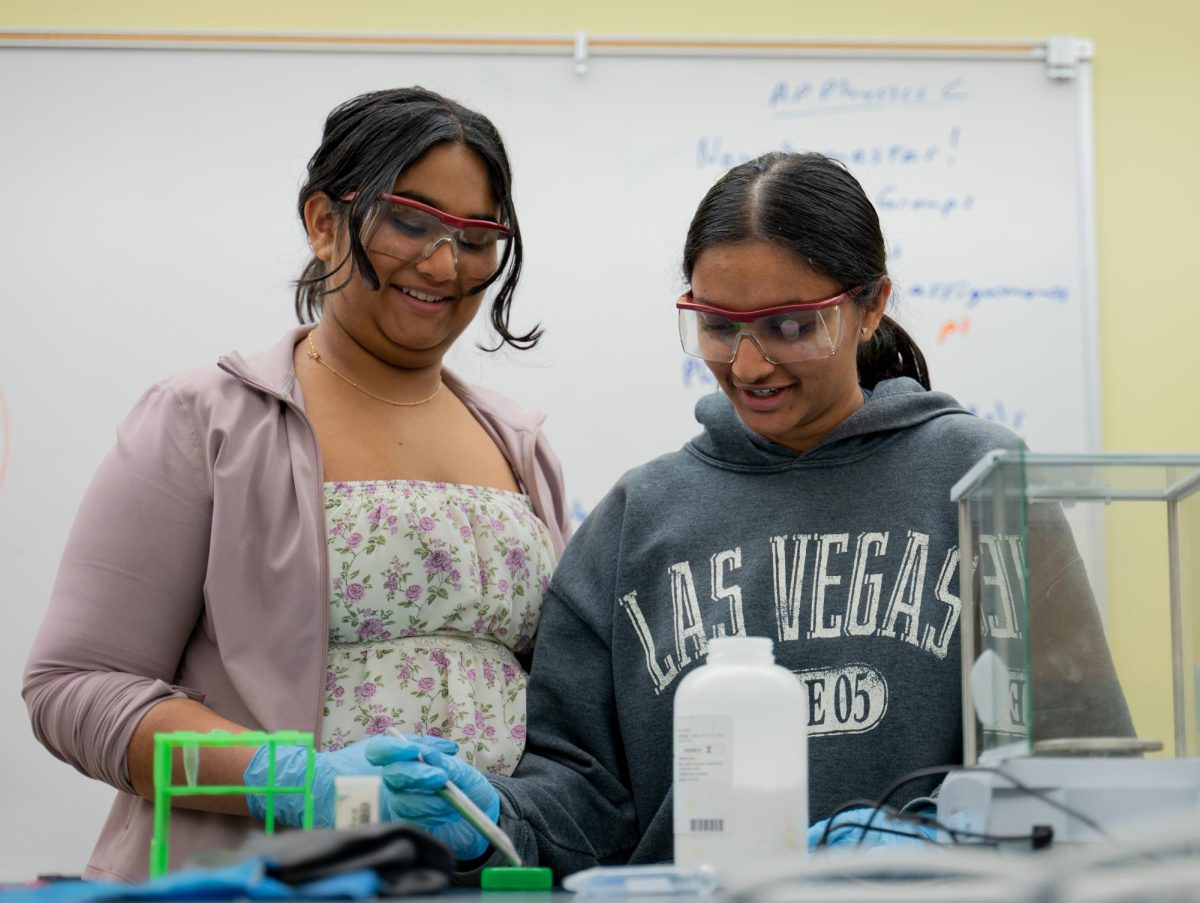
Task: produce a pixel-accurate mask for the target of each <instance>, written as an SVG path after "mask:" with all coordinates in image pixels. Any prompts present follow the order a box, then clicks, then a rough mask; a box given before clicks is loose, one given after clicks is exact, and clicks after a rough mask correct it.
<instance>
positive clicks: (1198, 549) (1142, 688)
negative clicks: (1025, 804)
mask: <svg viewBox="0 0 1200 903" xmlns="http://www.w3.org/2000/svg"><path fill="white" fill-rule="evenodd" d="M951 499H952V500H953V501H954V502H956V503H957V504H958V518H959V549H960V550H967V549H970V550H972V554H971V555H967V554H960V562H959V566H960V572H959V573H960V582H959V586H960V590H961V598H962V613H961V626H960V637H961V641H962V662H963V724H964V725H965V726H966V727H967V729H966V730H964V744H963V746H964V748H963V761H964V763H965V764H968V765H972V764H975V763H976V762H985V763H986V762H989V761H999V760H1003V759H1006V758H1010V757H1013V756H1028V755H1039V754H1041V755H1134V756H1150V757H1194V756H1197V755H1200V734H1198V733H1197V705H1198V704H1200V697H1198V694H1197V687H1198V685H1200V456H1183V455H1179V456H1167V455H1157V456H1151V455H1045V454H1030V453H1027V452H1024V451H1020V450H1016V451H995V452H991V453H989V454H988V455H987V456H985V457H984V458H983V459H982V460H981V461H980V462H979V463H978V464H977V465H976V466H975V467H974V468H972V469H971V471H970V472H969V473H967V474H966V476H964V477H963V478H962V480H960V481H959V482H958V484H957V485H956V486H955V487H954V489H953V491H952V493H951ZM972 726H973V727H974V730H971V729H970V728H971V727H972Z"/></svg>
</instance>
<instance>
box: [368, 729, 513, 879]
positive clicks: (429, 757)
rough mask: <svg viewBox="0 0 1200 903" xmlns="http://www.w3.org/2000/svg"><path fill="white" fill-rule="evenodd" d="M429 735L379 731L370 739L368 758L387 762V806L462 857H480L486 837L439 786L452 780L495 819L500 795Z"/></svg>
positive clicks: (389, 811) (398, 817)
mask: <svg viewBox="0 0 1200 903" xmlns="http://www.w3.org/2000/svg"><path fill="white" fill-rule="evenodd" d="M430 739H431V738H428V737H413V736H408V737H406V738H405V739H404V740H399V739H397V738H395V737H376V738H375V739H373V740H371V741H370V742H369V743H368V744H367V759H368V760H369V761H370V762H372V763H373V764H375V765H379V766H382V768H383V786H384V795H383V796H384V811H385V812H387V814H388V817H389V818H391V819H393V820H396V821H400V820H403V821H410V822H412V823H413V824H415V825H417V827H419V828H422V829H424V830H426V831H428V832H429V833H430V834H432V835H433V836H434V837H436V838H437V839H438V840H440V841H442V842H443V843H444V844H446V845H447V846H448V847H450V849H451V850H453V851H454V855H455V856H456V857H457V858H458V859H459V860H460V861H463V862H465V861H467V860H469V859H475V858H476V857H478V856H482V855H483V854H484V853H486V852H487V849H488V840H487V838H486V837H484V836H483V835H482V834H480V833H479V832H478V831H476V830H475V828H474V827H472V826H471V824H470V823H469V822H467V821H466V820H465V819H464V818H463V817H462V816H461V815H459V814H458V811H457V810H455V809H454V807H452V806H451V805H450V804H449V803H447V802H446V801H445V800H444V799H442V798H441V797H440V796H438V794H437V791H438V790H439V789H441V788H442V787H444V786H445V785H446V781H447V780H449V781H453V782H454V783H455V784H456V785H457V786H458V788H459V789H460V790H462V792H463V793H465V794H466V795H467V796H468V797H470V798H471V802H473V803H474V804H475V805H476V806H478V807H479V808H480V809H482V810H483V811H484V813H485V814H486V815H487V817H488V818H490V819H491V820H492V821H496V820H497V819H498V818H499V817H500V797H499V795H498V794H497V793H496V790H495V788H494V787H492V785H491V783H490V782H489V781H488V779H487V778H486V777H484V776H483V774H482V773H481V772H479V771H477V770H475V769H474V768H472V767H471V766H470V765H468V764H467V763H466V762H464V761H463V760H462V759H457V758H455V757H454V756H453V755H451V754H449V751H448V750H446V749H445V747H444V746H435V745H433V744H431V743H430ZM440 742H441V743H445V742H446V741H440ZM418 757H419V758H418Z"/></svg>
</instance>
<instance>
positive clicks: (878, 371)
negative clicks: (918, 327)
mask: <svg viewBox="0 0 1200 903" xmlns="http://www.w3.org/2000/svg"><path fill="white" fill-rule="evenodd" d="M897 376H908V377H911V378H912V379H915V380H916V381H917V382H919V383H920V384H921V385H922V386H923V387H924V388H925V389H929V387H930V386H929V369H928V367H926V365H925V355H924V354H922V353H921V349H920V348H919V347H917V343H916V342H914V341H913V338H912V336H910V335H909V334H908V333H907V332H905V331H904V329H903V328H902V327H901V326H900V324H899V323H897V322H896V321H895V320H893V319H892V318H891V317H889V316H886V315H885V316H884V318H883V319H882V320H880V321H879V328H878V329H876V330H875V334H874V335H873V336H871V340H870V341H869V342H864V343H863V344H861V345H859V346H858V382H859V384H860V385H861V386H862V387H863V388H865V389H874V388H875V386H876V384H878V383H880V382H882V381H883V380H885V379H895V378H896V377H897Z"/></svg>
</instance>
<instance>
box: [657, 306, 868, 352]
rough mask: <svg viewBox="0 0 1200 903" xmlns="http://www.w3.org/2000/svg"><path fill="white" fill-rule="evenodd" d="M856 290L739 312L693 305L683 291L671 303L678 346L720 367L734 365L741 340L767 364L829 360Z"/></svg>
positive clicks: (839, 336) (839, 338)
mask: <svg viewBox="0 0 1200 903" xmlns="http://www.w3.org/2000/svg"><path fill="white" fill-rule="evenodd" d="M858 291H859V289H850V290H848V291H844V292H838V293H837V294H836V295H831V296H830V297H828V298H820V299H818V300H816V301H805V302H802V303H797V304H781V305H778V306H776V307H763V308H759V309H758V310H739V311H731V310H726V309H725V308H721V307H709V306H708V305H707V304H698V303H696V301H695V300H693V298H692V293H691V292H688V293H687V294H685V295H683V296H682V297H680V299H679V300H678V301H676V302H675V307H676V308H678V310H679V341H680V343H681V344H682V345H683V351H684V353H685V354H688V355H691V356H692V357H698V358H701V359H702V360H706V361H711V362H712V363H719V364H731V363H733V360H734V358H735V357H736V356H737V347H738V342H740V341H741V340H742V337H743V336H745V337H748V338H749V339H750V340H751V341H752V342H754V344H755V345H757V346H758V350H759V352H761V353H762V356H763V357H765V358H766V359H767V361H769V362H770V363H772V364H792V363H796V362H798V361H812V360H819V359H820V358H825V357H831V356H833V354H835V353H836V352H837V349H838V345H839V344H841V340H842V316H841V310H842V307H841V306H842V304H843V303H845V302H846V301H848V300H850V299H851V298H852V297H853V296H854V294H855V293H856V292H858Z"/></svg>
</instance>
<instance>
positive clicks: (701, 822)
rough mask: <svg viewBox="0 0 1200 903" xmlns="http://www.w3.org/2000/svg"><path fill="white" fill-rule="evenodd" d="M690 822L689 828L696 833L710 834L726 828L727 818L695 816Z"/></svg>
mask: <svg viewBox="0 0 1200 903" xmlns="http://www.w3.org/2000/svg"><path fill="white" fill-rule="evenodd" d="M688 824H689V825H690V828H689V830H691V831H692V833H694V834H701V833H703V834H710V833H716V832H719V831H724V830H725V819H723V818H693V819H691V820H690V821H689V822H688Z"/></svg>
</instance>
